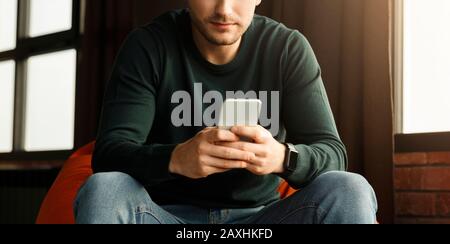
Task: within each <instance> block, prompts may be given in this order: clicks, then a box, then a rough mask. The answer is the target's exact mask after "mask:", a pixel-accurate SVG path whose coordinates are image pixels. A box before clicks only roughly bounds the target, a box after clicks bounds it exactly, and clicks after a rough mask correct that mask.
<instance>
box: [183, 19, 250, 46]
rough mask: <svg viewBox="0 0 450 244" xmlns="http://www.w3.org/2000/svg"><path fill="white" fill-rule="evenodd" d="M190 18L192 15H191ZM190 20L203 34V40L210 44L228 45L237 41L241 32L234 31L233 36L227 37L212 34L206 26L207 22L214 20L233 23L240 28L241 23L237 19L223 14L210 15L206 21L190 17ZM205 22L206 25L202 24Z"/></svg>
mask: <svg viewBox="0 0 450 244" xmlns="http://www.w3.org/2000/svg"><path fill="white" fill-rule="evenodd" d="M191 18H192V16H191ZM192 22H193V24H194V28H196V29H197V31H198V32H200V34H201V35H202V36H203V38H205V40H207V41H208V42H209V43H211V44H212V45H216V46H230V45H233V44H235V43H236V42H238V41H239V40H240V39H241V37H242V34H243V33H240V32H239V31H238V32H236V33H235V36H233V37H232V38H228V40H227V39H224V38H221V37H216V36H214V34H212V33H210V32H209V31H208V29H207V27H206V25H207V24H209V23H212V22H216V23H234V24H235V26H236V27H237V28H238V30H239V29H240V28H241V25H240V24H239V21H237V20H236V18H230V17H223V16H218V15H215V16H212V17H209V18H208V19H207V21H204V22H202V21H199V20H196V19H195V18H192ZM204 23H206V25H205V24H204Z"/></svg>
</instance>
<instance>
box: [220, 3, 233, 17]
mask: <svg viewBox="0 0 450 244" xmlns="http://www.w3.org/2000/svg"><path fill="white" fill-rule="evenodd" d="M234 1H235V0H219V1H218V3H217V7H216V13H217V14H218V15H220V16H230V15H233V2H234Z"/></svg>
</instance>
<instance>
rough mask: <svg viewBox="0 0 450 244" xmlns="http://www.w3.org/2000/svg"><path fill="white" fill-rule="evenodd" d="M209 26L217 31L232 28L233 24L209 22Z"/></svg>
mask: <svg viewBox="0 0 450 244" xmlns="http://www.w3.org/2000/svg"><path fill="white" fill-rule="evenodd" d="M211 24H212V25H213V26H214V27H216V28H218V29H228V28H230V27H232V26H234V25H235V24H234V23H219V22H211Z"/></svg>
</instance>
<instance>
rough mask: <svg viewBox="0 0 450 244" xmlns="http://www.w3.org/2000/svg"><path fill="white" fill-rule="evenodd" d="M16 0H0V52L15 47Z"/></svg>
mask: <svg viewBox="0 0 450 244" xmlns="http://www.w3.org/2000/svg"><path fill="white" fill-rule="evenodd" d="M16 29H17V0H0V52H2V51H6V50H11V49H14V48H15V47H16Z"/></svg>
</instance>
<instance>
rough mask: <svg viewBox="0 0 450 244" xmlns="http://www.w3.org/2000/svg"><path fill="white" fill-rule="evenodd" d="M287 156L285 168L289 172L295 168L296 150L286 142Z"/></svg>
mask: <svg viewBox="0 0 450 244" xmlns="http://www.w3.org/2000/svg"><path fill="white" fill-rule="evenodd" d="M288 149H289V156H288V157H289V158H288V161H287V165H286V169H287V170H288V171H290V172H294V171H295V170H296V169H297V161H298V152H297V149H296V148H295V147H294V145H292V144H288Z"/></svg>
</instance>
